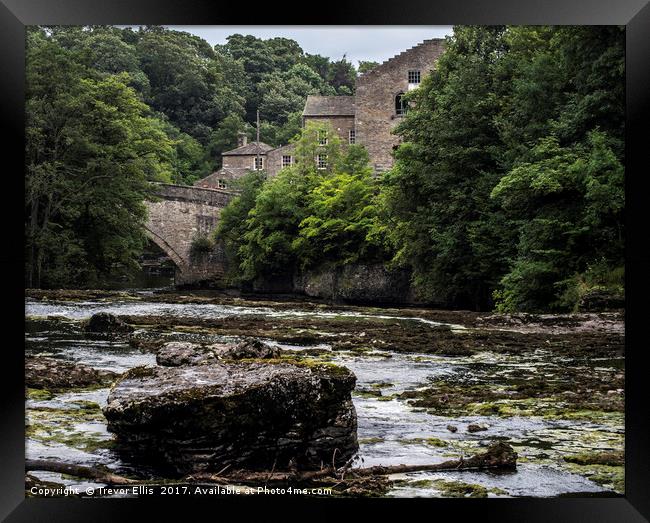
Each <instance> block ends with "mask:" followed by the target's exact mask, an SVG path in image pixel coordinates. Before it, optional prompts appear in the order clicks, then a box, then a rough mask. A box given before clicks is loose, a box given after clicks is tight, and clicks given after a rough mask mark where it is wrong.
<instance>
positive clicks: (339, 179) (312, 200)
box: [293, 145, 386, 268]
mask: <svg viewBox="0 0 650 523" xmlns="http://www.w3.org/2000/svg"><path fill="white" fill-rule="evenodd" d="M368 162H369V159H368V153H367V152H366V150H365V149H364V148H363V147H362V146H360V145H352V146H350V147H349V148H348V150H347V152H346V154H345V155H344V157H343V158H342V160H341V162H340V164H339V166H338V167H337V170H336V171H337V172H336V173H335V174H333V175H332V176H331V177H327V178H324V179H323V180H322V181H321V182H320V183H319V184H318V185H316V186H315V187H314V188H313V189H312V190H311V191H310V192H309V193H308V194H307V202H308V203H307V217H306V218H305V219H304V220H302V222H300V225H299V234H298V237H297V238H296V239H295V240H294V243H293V249H294V250H295V251H296V255H297V256H298V258H299V259H300V262H301V266H302V267H303V268H313V267H317V266H323V265H327V264H329V265H332V266H337V265H345V264H348V263H359V262H371V263H372V262H374V263H376V262H382V261H385V259H386V253H385V251H384V250H383V247H384V245H383V244H382V243H381V241H380V240H379V238H378V237H377V236H372V235H371V232H372V231H373V230H374V227H375V222H376V218H377V207H376V196H377V193H378V189H379V187H378V184H377V180H376V179H375V178H374V177H373V176H372V169H371V168H370V167H369V164H368Z"/></svg>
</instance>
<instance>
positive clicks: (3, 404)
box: [0, 0, 650, 522]
mask: <svg viewBox="0 0 650 523" xmlns="http://www.w3.org/2000/svg"><path fill="white" fill-rule="evenodd" d="M44 24H47V25H55V24H69V25H90V24H120V25H126V24H134V25H146V24H156V25H157V24H165V25H190V24H196V25H323V24H330V25H331V24H336V25H423V24H425V25H454V24H523V25H535V24H557V25H573V24H575V25H600V24H614V25H625V26H626V74H627V78H626V86H627V93H626V96H627V106H626V111H627V117H626V118H627V120H626V171H627V173H626V199H627V205H626V220H627V227H628V232H627V240H626V349H625V350H626V410H625V415H626V439H625V455H626V464H625V466H626V468H625V474H626V482H625V495H624V496H620V497H611V498H578V497H576V498H571V497H566V498H552V499H541V498H515V499H489V500H480V499H479V500H474V499H472V500H469V499H468V500H457V499H426V500H424V499H420V500H387V499H372V500H363V499H349V500H337V502H336V503H334V501H333V500H312V499H309V500H304V499H297V498H296V499H286V498H281V497H278V498H275V497H262V496H259V497H257V496H255V497H254V499H253V498H246V499H224V498H221V497H219V498H216V499H206V498H185V499H183V498H179V497H172V498H168V499H164V498H163V499H161V498H154V499H129V500H108V499H87V500H80V499H70V498H65V499H61V498H57V499H35V498H34V499H25V496H24V390H23V389H24V376H23V375H24V371H23V364H24V362H23V358H24V352H23V351H22V350H21V349H20V347H22V342H21V340H22V339H23V335H24V334H23V332H24V331H21V328H20V326H21V325H22V324H23V322H24V310H23V308H22V307H21V306H20V305H19V304H21V303H24V287H23V286H22V282H21V280H22V278H21V276H19V275H20V274H22V271H23V250H22V248H21V245H22V244H23V241H24V240H23V227H22V225H21V223H22V221H21V218H20V216H22V215H23V213H24V210H23V206H22V202H21V200H20V198H21V195H22V194H23V192H24V183H23V178H22V177H21V176H19V175H18V173H22V172H24V156H23V151H24V91H25V79H24V73H25V68H24V58H25V26H27V25H44ZM0 42H1V44H2V45H1V47H0V49H1V50H2V69H1V72H2V76H1V82H0V89H1V96H0V107H1V113H0V114H1V118H2V127H3V131H4V132H3V136H4V138H3V139H2V142H0V143H2V144H3V146H4V147H3V155H2V156H3V162H2V165H3V171H4V178H3V180H2V183H3V188H4V191H3V194H2V200H1V201H2V205H0V208H1V209H2V212H3V214H4V215H3V217H2V218H3V220H2V222H0V223H2V224H4V225H5V227H4V228H3V233H4V234H3V239H4V242H3V248H2V249H0V266H1V268H2V273H1V274H2V275H3V276H4V281H5V293H4V294H5V312H4V313H3V315H2V317H3V320H4V323H5V325H4V329H3V331H2V332H3V334H4V336H3V338H2V339H3V341H4V343H3V351H2V359H1V360H0V361H1V362H2V379H1V380H0V384H1V386H2V387H3V388H4V391H3V394H2V396H1V398H2V400H1V401H0V411H1V418H0V419H1V421H2V422H1V428H0V430H1V439H0V518H3V519H4V518H7V519H6V520H7V521H93V522H94V521H113V520H118V519H122V520H129V519H131V517H134V516H136V513H139V514H138V516H137V517H138V519H141V518H142V517H146V518H147V520H149V521H152V520H156V519H158V518H159V520H161V521H167V520H179V519H181V518H182V519H185V520H186V519H187V515H188V507H191V508H192V509H194V508H196V507H200V508H205V509H207V510H208V514H211V515H210V516H209V517H210V518H211V519H213V518H214V519H224V518H226V517H233V516H228V515H227V514H226V512H224V508H225V507H226V505H228V508H232V509H235V510H236V512H235V514H238V515H237V516H234V517H238V518H241V517H244V516H243V513H244V512H245V511H248V510H249V509H251V508H253V509H256V510H262V511H264V513H265V515H266V516H270V515H273V514H276V515H279V516H281V517H286V516H293V517H296V516H302V517H305V518H312V517H313V516H314V515H322V514H325V513H330V515H331V516H336V515H337V514H338V516H340V517H360V516H352V515H351V514H348V513H347V511H348V510H349V509H351V508H353V507H355V506H358V505H363V506H364V510H365V509H366V508H367V509H370V510H376V511H377V513H378V514H377V515H381V516H382V517H399V518H404V517H409V516H408V514H410V512H405V510H410V509H414V508H416V507H417V508H418V509H420V508H424V512H420V514H421V515H420V516H415V513H413V517H427V519H429V518H434V519H440V520H446V519H447V518H452V517H453V520H454V521H463V520H465V519H466V518H468V519H467V520H470V519H469V518H472V520H473V519H476V518H478V519H477V520H478V521H517V522H529V521H585V522H586V521H588V522H596V521H598V522H600V521H602V522H605V521H612V522H623V521H646V520H648V519H650V452H649V449H650V416H649V414H650V412H649V409H648V408H647V404H646V402H645V398H646V397H647V390H646V387H645V374H646V373H647V370H646V369H647V367H645V366H644V365H643V353H644V351H646V350H647V347H646V343H643V342H644V341H645V340H644V338H643V335H644V332H643V327H644V324H645V323H647V311H648V307H647V306H646V303H647V297H648V296H650V278H649V276H648V274H649V273H650V249H649V247H648V233H647V229H646V224H647V214H646V212H645V209H646V207H647V203H646V201H645V200H646V199H647V198H648V195H649V194H650V191H648V188H649V183H648V178H649V177H648V176H647V174H646V168H645V165H643V164H644V163H646V162H647V159H646V158H647V150H648V145H647V139H646V138H645V136H644V135H645V132H644V131H646V129H645V127H646V126H647V122H649V121H650V118H649V116H650V115H649V112H650V111H649V106H650V5H647V0H617V1H616V2H611V1H608V0H546V1H545V2H543V3H542V2H540V1H535V0H493V1H489V2H488V1H481V0H474V1H471V0H438V1H435V2H433V1H426V0H417V1H413V0H409V1H407V2H399V3H395V2H394V1H393V2H390V1H388V0H372V1H371V0H363V1H357V2H355V3H354V4H342V3H329V4H322V3H318V4H313V5H312V8H308V4H305V5H304V8H299V7H298V6H294V7H290V4H280V3H277V2H269V3H268V4H261V3H260V4H253V3H251V4H247V5H243V4H242V3H235V2H217V1H210V0H185V1H183V2H178V1H176V2H175V1H173V0H130V1H127V0H110V1H109V0H104V1H103V2H100V1H95V2H91V1H84V0H49V1H48V0H0ZM14 235H15V237H14ZM12 282H13V283H12ZM7 284H8V285H7ZM9 335H11V336H9ZM14 336H15V339H14ZM8 340H11V341H8ZM342 504H343V505H344V506H343V507H342V506H341V505H342ZM342 511H345V512H342ZM380 511H381V513H380ZM379 513H380V514H379ZM142 514H145V515H146V516H143V515H142ZM338 516H337V517H338ZM368 517H369V514H366V515H365V516H364V519H365V518H368Z"/></svg>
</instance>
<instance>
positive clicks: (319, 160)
mask: <svg viewBox="0 0 650 523" xmlns="http://www.w3.org/2000/svg"><path fill="white" fill-rule="evenodd" d="M316 167H318V168H319V169H327V155H326V154H319V155H318V156H317V157H316Z"/></svg>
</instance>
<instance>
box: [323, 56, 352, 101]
mask: <svg viewBox="0 0 650 523" xmlns="http://www.w3.org/2000/svg"><path fill="white" fill-rule="evenodd" d="M356 78H357V72H356V70H355V69H354V66H353V65H352V64H351V63H350V62H348V61H347V60H346V58H345V55H343V58H341V59H340V60H338V61H336V62H332V63H331V64H330V67H329V71H328V76H327V82H328V83H329V84H330V85H331V86H332V87H334V89H336V92H337V93H339V94H352V93H354V88H355V82H356Z"/></svg>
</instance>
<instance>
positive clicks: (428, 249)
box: [385, 26, 512, 308]
mask: <svg viewBox="0 0 650 523" xmlns="http://www.w3.org/2000/svg"><path fill="white" fill-rule="evenodd" d="M503 32H504V28H503V27H496V26H494V27H489V28H476V27H462V28H455V31H454V37H453V38H452V39H450V40H449V42H448V44H447V49H446V51H445V53H444V54H443V55H442V56H441V57H440V59H439V61H438V64H437V68H436V70H435V71H434V72H433V73H432V74H431V75H429V76H427V77H425V78H424V79H423V82H422V84H421V86H420V87H419V88H418V89H416V90H414V91H412V92H411V93H409V94H408V95H407V99H408V100H409V102H410V103H411V106H412V109H411V110H410V111H409V113H408V114H407V116H406V117H405V118H404V120H403V122H401V123H400V125H399V127H398V132H399V134H400V135H401V136H402V137H403V140H404V143H403V144H402V145H401V146H400V147H399V149H398V150H397V152H396V164H395V167H394V168H393V169H392V171H391V172H389V173H388V175H387V176H386V185H387V186H386V194H385V205H386V214H387V217H388V218H387V219H388V222H389V225H388V227H387V232H388V233H389V235H390V236H389V237H390V238H391V240H392V242H393V244H394V246H395V249H396V252H397V254H396V258H395V263H397V264H400V265H404V266H407V267H410V268H411V269H412V270H413V275H414V284H415V286H416V288H417V289H418V291H419V292H420V293H421V295H422V296H424V297H426V298H429V299H434V300H436V301H440V300H442V301H445V302H447V303H449V304H453V305H456V306H464V307H473V308H482V307H486V306H489V304H490V299H491V292H492V289H494V287H495V286H496V285H497V283H498V281H499V278H500V276H501V275H502V274H503V272H504V271H505V267H506V266H507V262H508V254H509V251H510V250H511V249H512V232H511V228H510V227H509V224H508V223H507V222H506V221H505V220H504V219H503V217H502V215H500V213H499V207H498V206H497V205H495V202H493V201H492V200H491V199H490V192H491V190H492V188H493V187H494V185H495V184H496V183H497V182H498V180H499V178H500V166H499V164H498V162H497V155H496V153H498V149H499V141H498V134H497V132H496V129H495V127H494V118H495V116H496V115H497V114H498V111H499V99H498V96H497V95H498V93H499V92H500V90H501V89H502V87H503V84H504V82H503V79H501V78H499V77H497V76H496V75H495V74H494V69H495V64H496V63H498V60H497V59H498V57H499V56H500V55H501V54H502V53H503V50H504V44H503Z"/></svg>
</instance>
